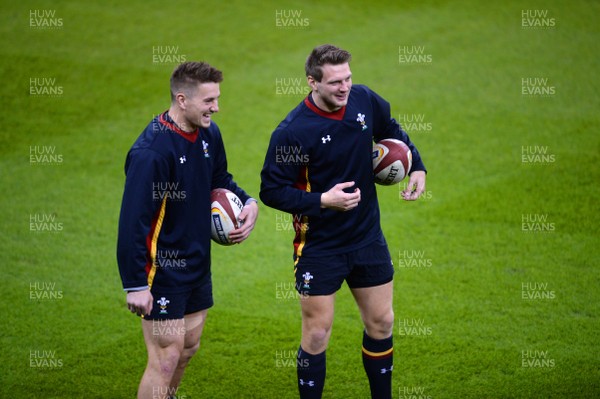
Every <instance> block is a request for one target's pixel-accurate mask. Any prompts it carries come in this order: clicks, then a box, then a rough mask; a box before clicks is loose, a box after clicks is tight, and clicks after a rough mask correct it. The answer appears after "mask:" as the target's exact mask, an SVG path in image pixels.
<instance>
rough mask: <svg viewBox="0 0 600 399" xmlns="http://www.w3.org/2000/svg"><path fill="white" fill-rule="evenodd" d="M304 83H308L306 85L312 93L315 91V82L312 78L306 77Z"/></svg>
mask: <svg viewBox="0 0 600 399" xmlns="http://www.w3.org/2000/svg"><path fill="white" fill-rule="evenodd" d="M306 81H307V82H308V85H309V86H310V88H311V89H312V90H313V91H314V90H317V81H316V80H315V78H313V77H312V76H310V75H308V76H307V77H306Z"/></svg>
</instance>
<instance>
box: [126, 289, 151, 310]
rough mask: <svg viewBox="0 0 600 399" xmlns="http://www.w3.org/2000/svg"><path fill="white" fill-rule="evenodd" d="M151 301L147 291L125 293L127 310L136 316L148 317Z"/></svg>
mask: <svg viewBox="0 0 600 399" xmlns="http://www.w3.org/2000/svg"><path fill="white" fill-rule="evenodd" d="M153 299H154V298H153V297H152V294H151V293H150V290H149V289H147V290H143V291H130V292H128V293H127V308H128V309H129V311H130V312H131V313H135V314H137V315H138V316H142V315H148V314H150V312H152V302H153Z"/></svg>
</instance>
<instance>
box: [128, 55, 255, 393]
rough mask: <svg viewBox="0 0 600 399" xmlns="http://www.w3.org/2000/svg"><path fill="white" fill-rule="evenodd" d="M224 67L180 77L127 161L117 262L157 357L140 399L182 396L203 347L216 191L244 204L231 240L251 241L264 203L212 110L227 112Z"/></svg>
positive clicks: (185, 67) (183, 71) (198, 68)
mask: <svg viewBox="0 0 600 399" xmlns="http://www.w3.org/2000/svg"><path fill="white" fill-rule="evenodd" d="M222 79H223V77H222V73H221V71H219V70H217V69H215V68H213V67H212V66H210V65H209V64H207V63H204V62H186V63H183V64H181V65H179V66H178V67H177V68H176V69H175V71H174V72H173V74H172V76H171V82H170V89H171V106H170V107H169V109H168V110H167V111H166V112H164V113H162V114H160V115H158V116H157V117H156V118H154V119H153V120H152V121H151V122H150V124H149V125H148V126H147V127H146V129H145V130H144V131H143V132H142V134H141V135H140V136H139V137H138V139H137V140H136V142H135V143H134V144H133V146H132V147H131V149H130V150H129V153H128V154H127V159H126V162H125V173H126V180H125V190H124V193H123V202H122V205H121V215H120V220H119V237H118V243H117V260H118V264H119V272H120V275H121V280H122V283H123V288H124V289H125V291H126V292H127V306H128V308H129V310H130V311H131V312H133V313H135V314H137V315H139V316H142V330H143V335H144V340H145V343H146V348H147V351H148V363H147V365H146V370H145V372H144V374H143V376H142V380H141V382H140V385H139V388H138V398H167V397H171V396H173V397H175V396H177V395H176V393H177V389H178V387H179V383H180V381H181V377H182V376H183V373H184V370H185V367H186V366H187V364H188V362H189V360H190V358H191V357H192V356H193V355H194V353H195V352H196V351H197V350H198V347H199V345H200V336H201V334H202V329H203V327H204V321H205V319H206V314H207V310H208V308H210V307H211V306H212V305H213V297H212V283H211V270H210V243H211V239H210V211H211V204H210V192H211V190H212V189H214V188H218V187H222V188H226V189H229V190H231V191H233V192H234V193H235V194H237V196H238V197H239V198H240V199H241V200H242V201H243V202H244V203H245V206H244V208H243V210H242V212H241V214H240V216H239V218H240V220H241V221H242V222H243V224H242V226H241V227H240V228H239V229H237V230H234V231H232V232H231V233H230V235H229V238H230V239H231V240H232V241H233V242H235V243H241V242H242V241H244V240H245V239H246V238H248V236H249V234H250V232H251V231H252V229H253V228H254V224H255V221H256V218H257V216H258V206H257V203H256V200H254V199H252V198H251V197H250V196H249V195H248V194H246V192H245V191H244V190H242V189H241V188H240V187H238V186H237V184H236V183H235V182H234V181H233V178H232V176H231V174H229V172H228V171H227V159H226V156H225V149H224V147H223V141H222V139H221V133H220V131H219V128H218V127H217V125H216V124H215V123H214V122H212V114H214V113H215V112H218V111H219V106H218V100H219V95H220V91H219V83H220V82H221V81H222Z"/></svg>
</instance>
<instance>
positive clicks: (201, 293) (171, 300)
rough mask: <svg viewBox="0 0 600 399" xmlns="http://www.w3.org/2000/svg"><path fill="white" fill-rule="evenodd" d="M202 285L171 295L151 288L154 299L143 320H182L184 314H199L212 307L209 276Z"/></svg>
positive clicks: (168, 292) (165, 291) (166, 291)
mask: <svg viewBox="0 0 600 399" xmlns="http://www.w3.org/2000/svg"><path fill="white" fill-rule="evenodd" d="M204 280H205V281H204V282H203V283H202V285H199V286H197V287H194V288H190V289H189V290H186V291H179V292H177V293H172V292H170V291H168V290H161V289H160V288H157V287H152V289H151V290H150V292H151V293H152V296H153V297H154V299H153V300H154V303H153V304H152V312H151V313H150V314H149V315H146V316H144V319H145V320H170V319H183V316H185V315H186V314H191V313H195V312H199V311H200V310H204V309H208V308H210V307H212V306H213V304H214V302H213V296H212V281H211V279H210V276H208V278H205V279H204Z"/></svg>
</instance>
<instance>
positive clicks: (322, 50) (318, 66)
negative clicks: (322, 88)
mask: <svg viewBox="0 0 600 399" xmlns="http://www.w3.org/2000/svg"><path fill="white" fill-rule="evenodd" d="M351 59H352V55H351V54H350V53H349V52H347V51H346V50H342V49H341V48H339V47H336V46H334V45H332V44H323V45H321V46H318V47H315V48H314V49H313V51H312V52H311V53H310V55H309V56H308V58H307V59H306V64H305V65H304V70H305V72H306V76H312V77H313V78H314V79H315V80H316V81H317V82H320V81H321V79H323V69H322V66H323V65H325V64H331V65H340V64H345V63H346V62H350V60H351Z"/></svg>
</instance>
